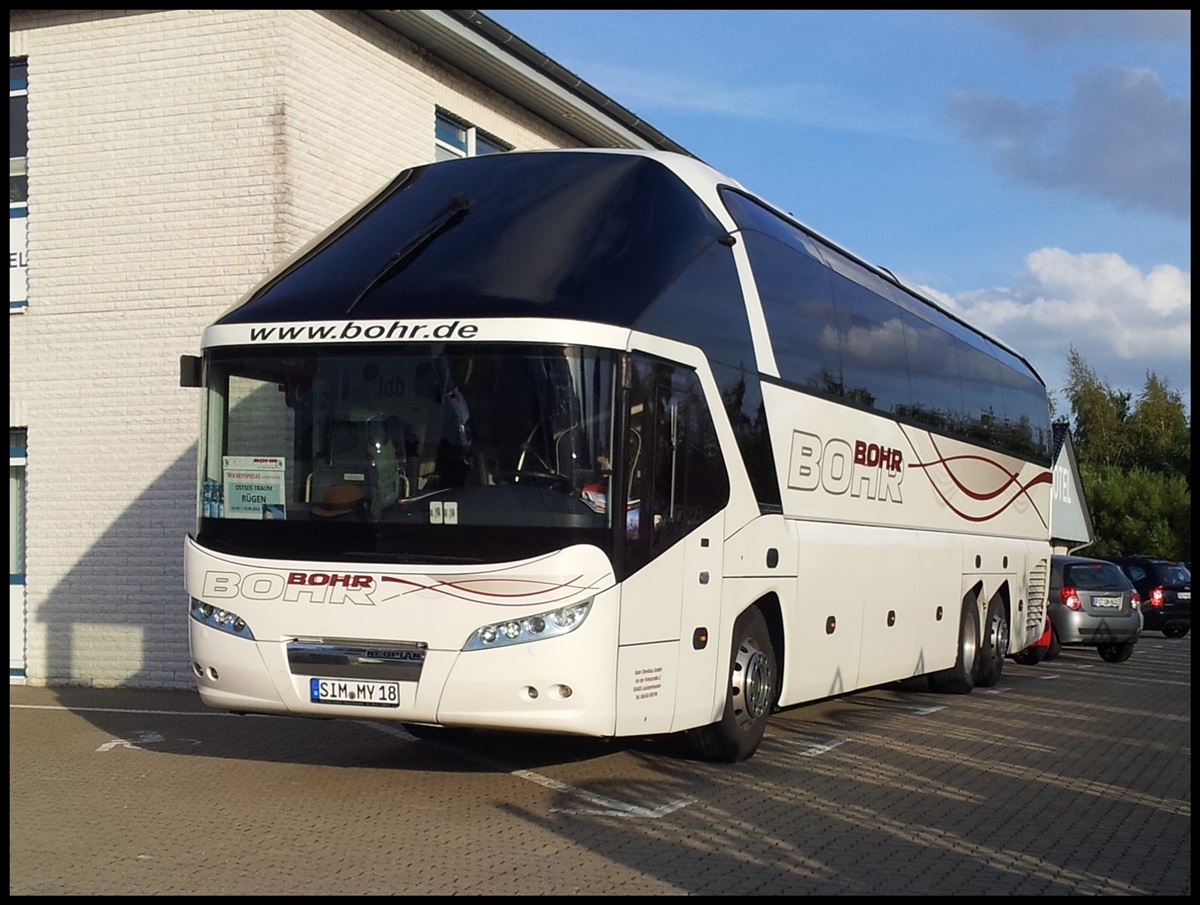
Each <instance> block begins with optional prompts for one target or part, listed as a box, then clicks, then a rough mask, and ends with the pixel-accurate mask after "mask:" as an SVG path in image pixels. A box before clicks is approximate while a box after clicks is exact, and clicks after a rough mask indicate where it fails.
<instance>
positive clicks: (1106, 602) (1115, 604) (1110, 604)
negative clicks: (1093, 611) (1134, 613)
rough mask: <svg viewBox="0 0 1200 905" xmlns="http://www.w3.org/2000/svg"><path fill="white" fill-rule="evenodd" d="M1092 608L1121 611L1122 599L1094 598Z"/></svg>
mask: <svg viewBox="0 0 1200 905" xmlns="http://www.w3.org/2000/svg"><path fill="white" fill-rule="evenodd" d="M1092 606H1097V607H1106V608H1109V609H1114V610H1115V609H1119V608H1120V606H1121V598H1120V597H1093V598H1092Z"/></svg>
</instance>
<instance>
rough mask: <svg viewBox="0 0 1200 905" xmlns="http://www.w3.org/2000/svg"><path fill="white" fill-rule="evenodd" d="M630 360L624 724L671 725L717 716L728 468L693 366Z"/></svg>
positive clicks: (652, 728) (651, 728)
mask: <svg viewBox="0 0 1200 905" xmlns="http://www.w3.org/2000/svg"><path fill="white" fill-rule="evenodd" d="M631 372H632V380H631V387H630V393H629V397H628V404H629V425H628V430H627V434H626V443H625V450H624V454H625V457H626V458H625V468H624V469H623V472H624V474H625V478H626V481H627V493H626V500H627V511H626V520H625V544H626V550H625V553H626V560H625V561H626V563H627V565H628V573H630V574H629V578H628V579H627V581H626V582H625V584H624V589H623V591H622V604H621V645H622V650H621V662H620V664H619V667H620V671H621V678H620V686H619V689H618V714H617V724H618V726H617V728H618V731H622V730H623V729H625V728H629V729H631V730H633V731H641V732H667V731H672V730H674V729H678V728H681V727H683V726H688V725H696V724H697V723H701V722H707V721H708V719H709V718H710V717H711V713H712V708H713V702H714V700H715V696H716V695H717V686H718V684H719V682H718V676H721V677H722V678H723V676H724V668H725V667H724V662H725V659H726V656H725V655H722V653H721V651H720V649H719V648H720V642H719V639H718V635H719V631H718V619H719V616H720V604H721V578H722V543H721V542H722V539H723V537H724V531H723V515H722V513H723V511H724V509H725V506H726V504H727V502H728V500H729V479H728V476H727V474H726V472H725V465H724V459H723V457H722V455H721V451H720V447H719V444H718V441H717V435H716V430H715V428H714V427H713V421H712V416H711V414H710V412H709V408H708V404H707V402H706V400H705V398H704V394H703V391H702V389H701V384H700V380H699V378H698V377H697V375H696V373H695V371H694V370H692V369H691V368H688V367H685V366H682V365H678V364H674V363H670V362H665V361H661V360H658V359H652V358H648V357H643V356H634V359H633V366H632V368H631ZM614 497H615V498H619V497H617V495H615V494H614Z"/></svg>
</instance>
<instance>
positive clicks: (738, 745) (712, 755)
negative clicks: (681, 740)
mask: <svg viewBox="0 0 1200 905" xmlns="http://www.w3.org/2000/svg"><path fill="white" fill-rule="evenodd" d="M775 686H776V665H775V648H774V647H773V646H772V644H771V634H770V631H769V630H768V629H767V620H766V619H764V618H763V615H762V613H761V612H760V611H759V609H758V607H753V606H752V607H750V608H748V609H747V610H746V611H745V612H744V613H742V615H741V616H739V617H738V619H737V622H736V623H735V624H734V627H733V650H732V651H731V655H730V663H729V684H728V686H727V687H726V689H725V709H724V711H723V712H722V714H721V719H720V720H718V721H717V722H715V723H712V724H710V725H708V726H701V727H700V728H699V729H696V730H693V733H694V734H693V740H694V743H695V748H696V751H697V753H698V754H699V755H700V756H701V757H702V758H704V759H705V760H709V761H721V762H724V763H734V762H736V761H742V760H746V759H747V758H748V757H750V756H751V755H752V754H754V752H755V751H757V750H758V744H759V742H761V741H762V737H763V733H764V732H765V731H766V728H767V719H768V718H769V717H770V716H771V709H772V708H773V707H774V705H775V696H776V687H775Z"/></svg>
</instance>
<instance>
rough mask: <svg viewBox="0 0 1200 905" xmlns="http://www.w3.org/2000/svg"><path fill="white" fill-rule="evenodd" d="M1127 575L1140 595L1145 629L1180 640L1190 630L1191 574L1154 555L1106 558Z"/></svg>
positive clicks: (1179, 566) (1180, 564)
mask: <svg viewBox="0 0 1200 905" xmlns="http://www.w3.org/2000/svg"><path fill="white" fill-rule="evenodd" d="M1103 558H1104V559H1106V560H1108V561H1109V562H1112V563H1116V564H1117V565H1118V566H1120V567H1121V571H1122V572H1124V573H1125V574H1126V575H1128V576H1129V580H1130V581H1132V582H1133V586H1134V587H1135V588H1137V589H1138V593H1139V594H1141V595H1142V617H1143V619H1144V620H1145V624H1144V626H1143V627H1144V628H1146V629H1150V630H1154V631H1160V632H1162V633H1163V634H1164V635H1166V636H1167V637H1168V638H1182V637H1183V636H1184V635H1186V634H1187V633H1188V630H1189V629H1190V628H1191V627H1192V571H1191V569H1189V568H1188V567H1187V565H1186V564H1185V563H1181V562H1176V561H1174V560H1171V559H1163V558H1160V557H1157V556H1105V557H1103Z"/></svg>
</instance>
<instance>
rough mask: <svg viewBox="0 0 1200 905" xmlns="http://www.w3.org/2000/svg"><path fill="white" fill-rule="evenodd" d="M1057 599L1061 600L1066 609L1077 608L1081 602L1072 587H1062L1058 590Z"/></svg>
mask: <svg viewBox="0 0 1200 905" xmlns="http://www.w3.org/2000/svg"><path fill="white" fill-rule="evenodd" d="M1058 599H1059V600H1061V601H1062V605H1063V606H1065V607H1066V608H1067V609H1068V610H1077V609H1079V608H1080V607H1081V606H1082V605H1083V604H1081V603H1080V602H1079V595H1078V594H1076V593H1075V589H1074V588H1063V589H1062V590H1060V591H1059V592H1058Z"/></svg>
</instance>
